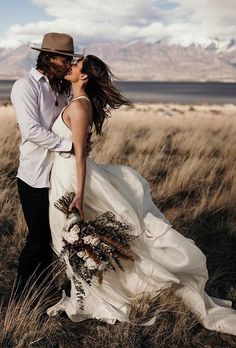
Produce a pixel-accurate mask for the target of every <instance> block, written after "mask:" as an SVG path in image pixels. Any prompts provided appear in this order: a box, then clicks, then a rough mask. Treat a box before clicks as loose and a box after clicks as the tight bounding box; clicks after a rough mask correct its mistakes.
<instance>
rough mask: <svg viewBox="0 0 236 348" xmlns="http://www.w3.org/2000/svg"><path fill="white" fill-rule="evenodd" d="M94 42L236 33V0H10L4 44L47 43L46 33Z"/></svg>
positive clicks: (1, 36) (3, 22) (0, 24)
mask: <svg viewBox="0 0 236 348" xmlns="http://www.w3.org/2000/svg"><path fill="white" fill-rule="evenodd" d="M51 31H58V32H66V33H68V34H71V35H72V36H74V37H75V41H76V42H78V43H80V44H81V45H84V44H86V43H90V42H108V41H120V40H121V41H124V42H131V41H134V40H140V39H141V40H148V41H152V42H155V41H157V40H159V39H161V38H163V37H171V38H172V39H173V41H175V42H176V41H177V42H179V41H180V42H181V43H185V44H190V43H192V42H196V43H203V44H204V43H207V42H208V41H209V40H210V39H213V38H219V39H221V40H229V39H231V38H236V0H224V1H222V0H198V1H196V0H20V1H19V0H4V2H3V1H2V3H1V12H0V47H14V46H17V45H20V44H23V43H37V42H41V40H42V36H43V34H44V33H46V32H51Z"/></svg>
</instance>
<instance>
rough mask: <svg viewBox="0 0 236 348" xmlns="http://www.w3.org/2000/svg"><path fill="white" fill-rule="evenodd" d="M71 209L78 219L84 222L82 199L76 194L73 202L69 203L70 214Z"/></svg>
mask: <svg viewBox="0 0 236 348" xmlns="http://www.w3.org/2000/svg"><path fill="white" fill-rule="evenodd" d="M73 208H74V209H76V210H77V211H78V213H79V216H80V218H81V219H82V220H84V211H83V199H82V198H81V196H80V195H79V194H76V195H75V197H74V199H73V201H72V202H71V204H70V206H69V212H71V211H72V209H73Z"/></svg>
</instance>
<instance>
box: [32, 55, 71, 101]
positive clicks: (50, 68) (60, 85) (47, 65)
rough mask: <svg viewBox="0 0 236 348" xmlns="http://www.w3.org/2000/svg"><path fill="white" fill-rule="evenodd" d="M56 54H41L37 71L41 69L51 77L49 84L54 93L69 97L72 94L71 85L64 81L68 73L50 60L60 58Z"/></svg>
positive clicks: (37, 63)
mask: <svg viewBox="0 0 236 348" xmlns="http://www.w3.org/2000/svg"><path fill="white" fill-rule="evenodd" d="M58 56H59V55H58V54H56V53H50V52H49V53H48V52H44V51H42V52H40V53H39V55H38V59H37V62H36V69H39V70H41V71H42V72H43V74H44V75H46V76H48V77H50V76H53V77H50V78H49V83H50V86H51V87H52V89H53V90H54V92H56V93H58V94H62V95H64V96H65V97H68V96H69V95H70V93H71V83H70V82H69V81H66V80H64V76H65V75H66V73H67V71H66V70H65V69H63V68H62V67H60V66H58V65H56V64H53V63H52V62H51V60H50V58H55V57H58Z"/></svg>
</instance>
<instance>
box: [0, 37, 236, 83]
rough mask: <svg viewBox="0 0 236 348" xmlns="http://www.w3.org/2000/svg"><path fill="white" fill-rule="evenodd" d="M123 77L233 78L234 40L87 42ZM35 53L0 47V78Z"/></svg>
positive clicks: (16, 72)
mask: <svg viewBox="0 0 236 348" xmlns="http://www.w3.org/2000/svg"><path fill="white" fill-rule="evenodd" d="M86 54H95V55H97V56H99V57H100V58H102V59H104V60H105V62H107V63H108V64H109V65H110V66H111V68H112V70H113V71H114V72H115V74H116V75H118V76H119V77H121V78H124V79H126V80H161V81H236V41H235V40H234V39H232V40H230V41H220V40H218V39H214V40H211V41H206V42H204V43H202V44H193V43H192V44H189V45H186V42H181V40H176V39H175V40H173V39H171V38H164V39H162V40H159V41H157V42H155V43H148V42H143V41H138V42H131V43H121V42H114V43H98V44H93V45H88V46H87V47H86ZM36 57H37V52H36V51H34V50H31V49H30V48H29V46H28V45H24V46H20V47H18V48H11V49H0V77H1V78H10V77H13V78H15V77H18V76H20V75H22V74H24V73H25V72H26V71H27V70H28V69H29V68H30V67H31V66H34V65H35V59H36Z"/></svg>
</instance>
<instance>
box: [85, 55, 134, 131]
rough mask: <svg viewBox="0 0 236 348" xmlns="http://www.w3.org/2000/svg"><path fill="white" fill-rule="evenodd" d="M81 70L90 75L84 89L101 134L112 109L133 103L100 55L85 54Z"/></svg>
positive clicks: (97, 128)
mask: <svg viewBox="0 0 236 348" xmlns="http://www.w3.org/2000/svg"><path fill="white" fill-rule="evenodd" d="M81 72H82V73H84V74H86V75H87V76H88V81H87V83H86V85H85V88H84V90H85V92H86V93H87V95H88V96H89V99H90V101H91V103H92V106H93V123H94V126H95V130H96V133H97V134H100V133H101V131H102V125H103V122H104V120H105V119H106V118H108V117H109V116H110V112H111V109H118V108H119V107H120V106H121V105H128V106H131V105H132V103H131V102H130V101H129V100H128V99H127V98H126V97H124V96H123V95H122V93H121V91H120V90H119V89H118V86H117V85H115V83H114V82H113V81H112V78H115V76H114V74H113V73H112V72H111V70H110V68H109V67H108V66H107V65H106V64H105V63H104V62H103V61H102V60H101V59H99V58H98V57H96V56H93V55H87V56H85V57H84V59H83V66H82V69H81Z"/></svg>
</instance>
